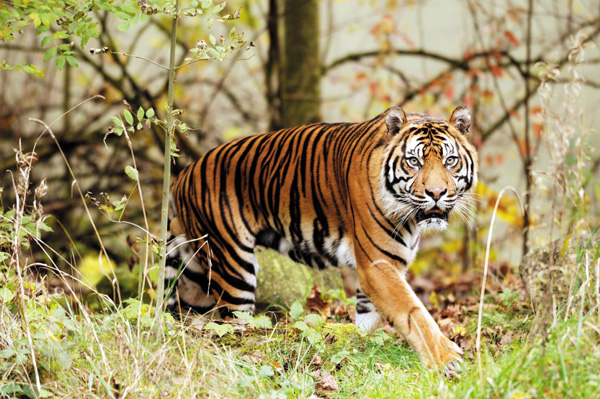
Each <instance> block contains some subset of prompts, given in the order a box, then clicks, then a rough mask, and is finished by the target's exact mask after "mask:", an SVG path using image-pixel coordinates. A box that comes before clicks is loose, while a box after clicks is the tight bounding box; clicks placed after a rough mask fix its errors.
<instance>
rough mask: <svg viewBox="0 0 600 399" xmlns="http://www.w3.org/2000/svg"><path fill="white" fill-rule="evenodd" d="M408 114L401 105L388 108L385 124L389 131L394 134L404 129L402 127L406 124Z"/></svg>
mask: <svg viewBox="0 0 600 399" xmlns="http://www.w3.org/2000/svg"><path fill="white" fill-rule="evenodd" d="M406 121H407V119H406V114H405V113H404V110H403V109H402V108H400V107H393V108H390V109H388V111H387V115H386V116H385V124H386V125H387V128H388V133H389V134H390V135H391V136H393V135H395V134H396V133H398V132H399V131H400V130H402V127H403V126H404V125H405V124H406Z"/></svg>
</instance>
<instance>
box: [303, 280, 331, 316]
mask: <svg viewBox="0 0 600 399" xmlns="http://www.w3.org/2000/svg"><path fill="white" fill-rule="evenodd" d="M330 306H331V302H330V301H324V300H323V299H322V298H321V291H319V287H317V286H316V285H315V286H313V287H312V289H311V290H310V294H309V295H308V297H307V298H306V309H307V310H308V311H309V312H312V311H313V310H316V311H317V312H318V313H320V314H321V315H323V316H324V317H328V316H329V307H330Z"/></svg>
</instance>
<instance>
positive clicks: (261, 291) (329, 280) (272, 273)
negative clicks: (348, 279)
mask: <svg viewBox="0 0 600 399" xmlns="http://www.w3.org/2000/svg"><path fill="white" fill-rule="evenodd" d="M255 254H256V257H257V259H258V263H259V265H260V271H259V272H258V285H257V289H256V302H257V305H258V308H259V309H261V308H265V307H267V306H269V305H273V304H281V305H284V306H286V307H289V306H291V305H292V304H293V303H294V302H295V301H296V300H298V301H300V302H304V301H305V300H306V296H307V295H308V293H309V292H310V289H311V288H312V286H313V285H317V286H318V287H319V289H320V290H321V292H328V291H330V290H333V289H335V290H339V289H343V282H342V277H341V275H340V270H339V269H337V268H328V269H324V270H318V269H313V268H309V267H307V266H305V265H302V264H300V263H296V262H294V261H292V260H291V259H290V258H288V257H287V256H284V255H281V254H280V253H278V252H276V251H274V250H270V249H267V248H263V247H257V248H256V249H255Z"/></svg>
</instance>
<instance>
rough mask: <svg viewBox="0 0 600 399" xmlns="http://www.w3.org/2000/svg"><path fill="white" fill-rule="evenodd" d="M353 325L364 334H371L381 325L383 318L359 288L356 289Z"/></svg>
mask: <svg viewBox="0 0 600 399" xmlns="http://www.w3.org/2000/svg"><path fill="white" fill-rule="evenodd" d="M354 324H355V325H356V327H360V328H362V329H363V330H365V331H366V332H373V331H375V330H376V329H377V328H379V327H381V326H382V325H383V318H382V317H381V315H380V314H379V312H378V311H377V310H376V309H375V306H374V305H373V304H372V303H371V301H370V300H369V298H368V297H367V296H366V295H365V294H364V293H363V292H362V291H361V290H360V287H358V288H357V289H356V319H355V321H354Z"/></svg>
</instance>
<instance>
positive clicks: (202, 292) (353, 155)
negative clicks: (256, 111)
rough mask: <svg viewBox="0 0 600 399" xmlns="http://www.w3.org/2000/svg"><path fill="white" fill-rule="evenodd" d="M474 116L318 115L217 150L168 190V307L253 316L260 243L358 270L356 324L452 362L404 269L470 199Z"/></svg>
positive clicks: (308, 260)
mask: <svg viewBox="0 0 600 399" xmlns="http://www.w3.org/2000/svg"><path fill="white" fill-rule="evenodd" d="M470 125H471V116H470V114H469V111H468V110H467V109H466V108H464V107H458V108H457V109H456V110H454V112H453V113H452V115H451V117H450V118H449V120H448V121H444V120H440V119H434V118H432V117H430V116H427V115H422V114H405V113H404V111H403V110H402V109H401V108H399V107H394V108H391V109H389V110H387V111H385V112H384V113H382V114H380V115H378V116H376V117H375V118H373V119H372V120H369V121H366V122H362V123H354V124H351V123H335V124H327V123H317V124H312V125H306V126H300V127H296V128H290V129H284V130H279V131H276V132H271V133H266V134H261V135H256V136H251V137H245V138H241V139H238V140H235V141H233V142H231V143H228V144H224V145H221V146H219V147H217V148H215V149H213V150H212V151H210V152H208V153H207V154H206V155H205V156H203V157H202V158H201V159H199V160H198V161H197V162H195V163H193V164H192V165H190V166H188V167H187V168H186V169H185V170H184V171H183V172H182V173H181V174H180V175H179V176H178V177H177V179H176V180H175V182H174V183H173V186H172V201H173V205H174V206H173V209H172V212H173V213H174V215H172V220H171V224H170V229H171V234H172V238H173V239H172V240H171V242H170V244H169V257H168V268H167V281H166V283H167V286H168V287H172V288H173V289H172V290H171V293H170V294H169V295H170V297H169V300H168V306H169V307H170V308H171V309H173V310H178V311H181V310H184V309H192V310H195V311H198V312H207V311H210V310H212V309H215V308H218V309H219V310H220V312H221V314H222V315H223V316H225V317H228V316H231V312H232V311H235V310H243V311H249V312H252V311H253V310H254V301H255V296H254V294H255V290H256V274H257V273H258V269H259V265H258V263H257V261H256V257H255V256H254V248H255V247H256V246H257V245H263V246H266V247H270V248H274V249H276V250H278V251H279V252H281V253H283V254H286V255H288V256H289V257H290V258H292V259H293V260H296V261H298V262H301V263H304V264H306V265H309V266H314V267H318V268H324V267H330V266H336V267H337V266H344V267H352V268H356V269H357V271H358V277H359V279H358V281H359V284H358V285H359V287H358V288H359V292H358V301H357V317H356V322H357V325H359V326H361V327H363V328H364V329H366V330H373V329H374V328H376V327H377V326H378V325H379V323H380V322H381V317H384V318H386V319H387V320H389V321H390V323H392V324H393V326H394V327H395V328H396V329H397V330H398V331H399V332H400V333H402V334H403V335H404V337H406V339H407V340H408V342H409V343H410V344H411V345H412V346H413V348H414V349H415V350H416V351H417V352H418V354H419V355H420V357H421V358H422V359H423V361H424V362H426V363H427V364H430V365H437V366H441V365H446V366H448V365H450V366H449V367H454V364H455V362H454V360H459V359H460V352H461V351H460V349H459V348H458V346H457V345H455V344H454V343H453V342H452V341H450V340H449V339H447V338H446V337H444V335H443V334H442V333H441V331H440V329H439V327H438V326H437V324H436V323H435V321H434V320H433V318H432V317H431V316H430V315H429V313H428V312H427V310H426V309H425V307H424V306H423V305H422V303H421V302H420V301H419V299H418V298H417V296H416V295H415V294H414V292H413V291H412V289H411V288H410V286H409V285H408V283H407V282H406V279H405V272H406V270H407V267H408V266H409V264H410V263H411V262H412V260H413V258H414V256H415V254H416V251H417V247H418V243H419V235H420V232H422V231H423V230H426V229H444V228H446V226H447V224H448V214H449V213H450V212H451V211H452V210H456V209H458V211H459V212H461V209H462V210H464V209H465V207H466V206H467V205H468V203H469V201H470V195H469V193H468V191H469V190H470V189H471V188H472V187H473V186H474V185H475V184H476V181H477V167H478V166H477V165H478V164H477V154H476V152H475V149H474V148H473V146H471V144H469V142H468V141H467V138H466V136H467V134H468V129H469V127H470ZM177 235H179V236H177ZM175 236H177V238H174V237H175ZM186 241H191V243H190V242H188V244H185V243H186ZM186 246H187V249H186ZM190 247H191V248H192V249H191V250H190Z"/></svg>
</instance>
